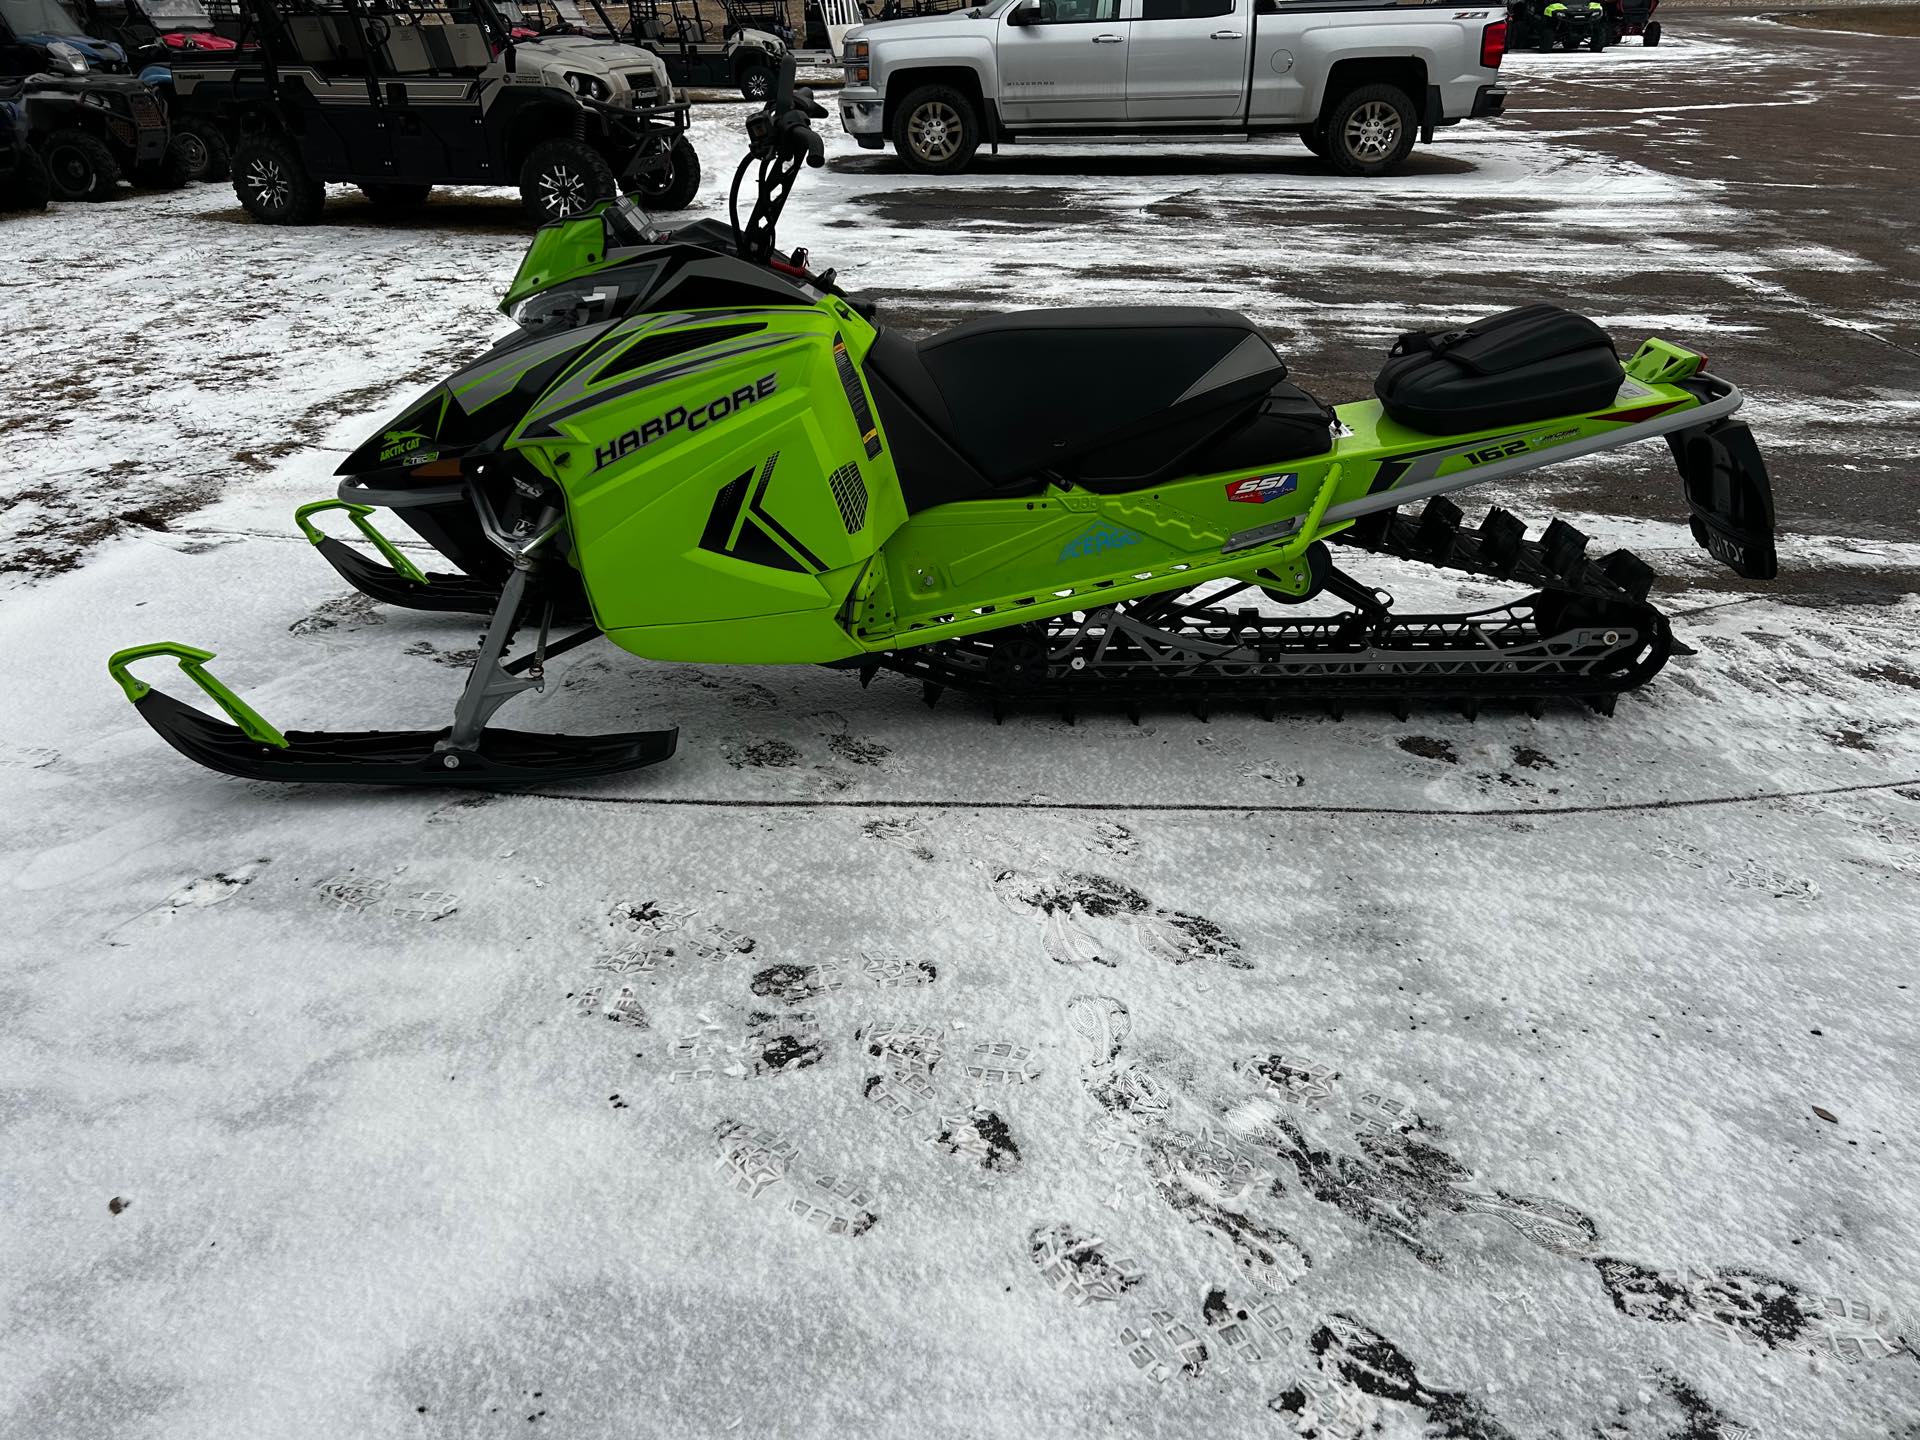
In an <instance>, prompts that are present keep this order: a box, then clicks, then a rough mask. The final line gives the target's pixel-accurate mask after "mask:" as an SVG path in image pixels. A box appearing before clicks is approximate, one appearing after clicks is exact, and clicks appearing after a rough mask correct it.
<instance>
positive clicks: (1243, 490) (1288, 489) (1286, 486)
mask: <svg viewBox="0 0 1920 1440" xmlns="http://www.w3.org/2000/svg"><path fill="white" fill-rule="evenodd" d="M1299 484H1300V476H1299V473H1298V472H1297V471H1292V470H1289V471H1287V473H1286V474H1284V475H1256V476H1254V477H1253V478H1252V479H1251V480H1234V481H1230V482H1229V483H1228V485H1227V499H1229V500H1237V501H1239V502H1240V503H1242V504H1245V505H1264V504H1266V503H1267V502H1268V501H1269V500H1278V499H1279V498H1280V497H1281V496H1283V495H1291V494H1293V492H1294V490H1295V489H1296V488H1297V487H1298V486H1299Z"/></svg>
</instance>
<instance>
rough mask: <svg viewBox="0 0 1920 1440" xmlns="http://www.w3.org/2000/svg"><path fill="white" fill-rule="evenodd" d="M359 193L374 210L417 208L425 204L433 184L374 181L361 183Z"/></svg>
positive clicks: (431, 191)
mask: <svg viewBox="0 0 1920 1440" xmlns="http://www.w3.org/2000/svg"><path fill="white" fill-rule="evenodd" d="M360 193H361V194H363V195H365V196H366V197H367V200H368V202H369V203H370V204H371V205H372V206H373V208H374V209H376V210H390V211H407V210H417V209H419V208H420V207H421V206H422V205H424V204H426V203H427V197H428V196H429V195H431V194H432V193H433V186H431V185H402V184H398V183H395V182H385V181H374V182H369V183H368V184H365V185H362V186H361V187H360Z"/></svg>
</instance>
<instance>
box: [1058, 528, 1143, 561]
mask: <svg viewBox="0 0 1920 1440" xmlns="http://www.w3.org/2000/svg"><path fill="white" fill-rule="evenodd" d="M1139 543H1140V536H1139V535H1138V534H1137V533H1136V532H1135V531H1132V530H1129V529H1127V528H1126V527H1125V526H1122V525H1115V524H1113V523H1112V522H1111V521H1108V520H1101V521H1097V522H1096V523H1095V524H1094V525H1092V526H1091V527H1090V528H1088V529H1087V530H1085V531H1083V532H1082V533H1080V534H1079V535H1076V536H1075V537H1074V538H1073V539H1071V540H1069V541H1068V542H1067V544H1066V548H1065V549H1063V550H1062V551H1061V552H1060V559H1061V560H1062V561H1066V560H1085V559H1087V558H1088V557H1089V556H1093V555H1098V554H1099V553H1100V552H1101V551H1102V550H1120V549H1124V548H1125V547H1126V546H1128V545H1138V544H1139Z"/></svg>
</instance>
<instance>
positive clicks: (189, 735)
mask: <svg viewBox="0 0 1920 1440" xmlns="http://www.w3.org/2000/svg"><path fill="white" fill-rule="evenodd" d="M547 518H548V522H549V523H548V524H547V525H545V526H544V527H541V528H539V529H537V530H530V531H529V533H528V534H527V535H526V536H525V537H523V538H522V540H521V541H520V543H519V545H518V547H517V550H518V553H517V555H516V561H517V562H518V563H516V566H515V568H514V570H513V573H512V574H511V575H510V576H509V577H508V579H507V583H506V585H505V587H504V588H503V590H502V593H501V594H500V596H499V597H498V600H497V602H496V604H495V607H494V611H493V620H492V623H491V624H490V625H489V626H488V627H487V633H486V635H485V636H484V637H483V639H482V640H481V644H480V651H479V654H478V655H477V656H476V657H475V658H474V662H473V669H472V671H471V672H470V673H469V675H468V679H467V684H466V688H465V689H464V690H463V691H462V693H461V696H460V700H459V702H458V703H457V704H456V706H455V708H454V718H453V723H452V724H451V725H449V726H447V727H445V728H444V729H440V730H367V731H327V730H290V731H281V730H279V729H278V728H276V727H275V726H274V725H272V724H270V723H269V722H268V721H267V720H266V719H265V718H264V717H262V716H261V715H260V713H259V712H258V711H256V710H254V709H253V707H251V706H250V705H248V704H247V703H246V702H245V701H243V700H242V699H241V698H240V697H239V696H238V695H236V694H234V693H233V691H232V690H230V689H228V688H227V687H226V686H225V685H224V684H222V683H221V682H220V680H219V679H218V678H216V677H215V676H214V675H213V673H212V672H211V671H209V670H208V669H207V668H206V665H207V662H209V661H210V660H212V659H213V658H214V655H213V652H212V651H209V650H201V649H198V648H196V647H194V646H191V645H180V644H175V643H172V642H162V643H159V644H153V645H138V646H134V647H133V648H131V649H127V650H122V651H119V652H118V653H117V654H115V655H113V656H112V657H111V658H110V659H109V660H108V661H107V673H108V674H109V675H111V676H112V677H113V679H114V680H115V681H116V682H117V683H118V684H119V686H120V688H121V689H122V690H124V691H125V692H126V695H127V698H128V699H129V700H131V701H132V702H133V704H134V708H135V709H137V710H138V711H139V712H140V715H141V718H143V719H144V720H146V722H147V723H148V724H149V725H151V726H152V727H153V728H154V729H155V730H156V731H158V732H159V734H160V736H161V738H162V739H164V740H165V741H166V742H167V743H168V744H169V745H171V746H173V748H174V749H176V750H178V751H179V752H180V753H181V754H182V755H185V756H186V757H187V758H188V759H190V760H195V761H198V762H199V763H200V764H202V765H205V766H206V767H207V768H209V769H211V770H218V771H221V772H223V773H224V774H228V775H236V776H239V777H241V778H242V779H248V780H281V781H313V782H331V783H342V784H357V785H463V786H469V787H474V788H482V789H487V788H506V787H511V786H516V785H531V784H545V783H547V782H549V781H555V780H587V779H594V778H597V777H599V776H602V775H614V774H618V773H620V772H622V771H626V770H635V769H639V768H641V767H642V766H646V765H653V764H657V763H658V762H660V761H662V760H666V759H668V758H670V757H671V756H672V755H673V752H674V748H675V746H676V744H677V743H678V739H679V732H678V731H677V730H655V731H634V732H630V733H626V734H612V735H542V734H530V733H528V732H526V731H521V730H497V729H489V728H487V721H488V720H489V719H490V718H492V716H493V714H494V712H495V711H497V710H498V709H499V708H500V707H501V706H502V705H504V704H505V703H506V702H507V701H508V700H510V699H512V698H513V697H514V696H515V695H518V694H520V693H521V692H522V691H525V690H540V689H544V688H545V681H546V675H545V668H544V667H545V662H546V661H547V660H549V659H551V658H553V657H554V656H557V655H560V654H563V653H565V652H566V651H568V650H571V649H573V648H575V647H576V646H578V645H581V644H584V643H586V642H587V641H588V640H592V639H595V638H597V636H598V634H599V632H598V631H597V630H593V629H587V630H583V631H580V632H577V633H576V634H573V635H570V636H566V637H564V638H562V639H560V640H558V641H554V642H552V643H551V644H550V643H549V642H548V638H547V626H548V624H549V622H550V621H551V610H550V609H549V611H548V613H547V616H546V618H544V619H543V620H542V621H541V627H540V638H539V640H538V641H537V642H536V644H535V646H534V649H533V650H532V651H531V652H530V653H529V654H527V655H524V656H522V657H520V658H519V659H517V660H513V661H507V660H506V659H505V658H504V657H505V655H506V652H507V649H508V647H509V646H510V644H511V643H512V640H513V636H514V632H515V630H516V628H517V627H518V625H519V621H520V614H521V610H522V608H523V606H524V604H525V600H526V591H527V577H528V573H529V570H530V569H531V568H532V552H533V551H534V549H535V548H536V547H537V546H538V545H539V544H541V543H542V542H543V541H545V540H548V539H550V538H551V537H552V536H553V535H554V534H555V533H556V530H557V523H556V522H555V521H554V520H553V517H552V516H551V512H549V514H548V517H547ZM162 655H164V656H171V657H173V658H174V659H176V660H178V661H179V662H180V668H181V670H182V671H183V672H185V674H186V675H187V678H189V679H190V680H192V681H193V682H194V684H196V685H198V686H199V687H200V689H201V690H202V691H203V692H204V693H205V694H206V695H207V696H208V698H210V699H211V700H212V701H213V702H214V703H215V704H216V705H218V706H219V707H220V709H221V710H223V711H225V712H226V714H227V717H228V720H227V721H222V720H218V719H215V718H214V717H213V716H211V715H209V714H207V713H206V712H204V711H202V710H199V709H196V708H195V707H193V706H191V705H188V704H187V703H186V702H184V701H182V700H178V699H175V698H174V697H173V696H171V695H167V694H164V693H163V692H161V691H158V690H155V689H154V688H153V687H152V686H151V685H148V684H147V683H146V682H144V681H142V680H140V679H138V678H136V677H135V676H134V675H133V674H132V673H131V671H130V670H129V668H128V667H129V666H130V665H131V664H133V662H135V661H137V660H142V659H146V658H149V657H152V656H162ZM229 722H231V723H229Z"/></svg>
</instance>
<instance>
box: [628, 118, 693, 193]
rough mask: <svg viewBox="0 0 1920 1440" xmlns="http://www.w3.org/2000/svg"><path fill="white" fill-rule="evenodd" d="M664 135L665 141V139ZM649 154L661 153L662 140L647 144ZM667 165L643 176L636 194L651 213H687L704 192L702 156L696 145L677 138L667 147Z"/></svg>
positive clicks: (634, 186) (683, 138) (635, 191)
mask: <svg viewBox="0 0 1920 1440" xmlns="http://www.w3.org/2000/svg"><path fill="white" fill-rule="evenodd" d="M664 138H665V137H664V135H663V136H662V137H661V139H664ZM647 145H648V152H647V153H650V154H652V153H658V151H659V149H660V143H659V141H658V140H649V141H648V142H647ZM666 162H667V163H666V166H665V168H664V169H659V170H654V171H652V172H651V173H649V174H646V175H643V176H641V177H640V178H639V179H638V180H636V181H635V182H634V185H633V194H634V196H635V198H637V199H638V200H639V201H640V203H641V204H642V205H644V206H646V208H647V209H649V210H684V209H686V208H687V206H689V205H691V204H692V203H693V197H694V196H695V195H698V194H699V193H700V156H699V154H698V153H697V152H696V151H695V150H694V148H693V142H692V141H691V140H689V139H687V137H686V136H684V135H676V136H674V137H673V142H672V143H671V144H669V145H667V146H666Z"/></svg>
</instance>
